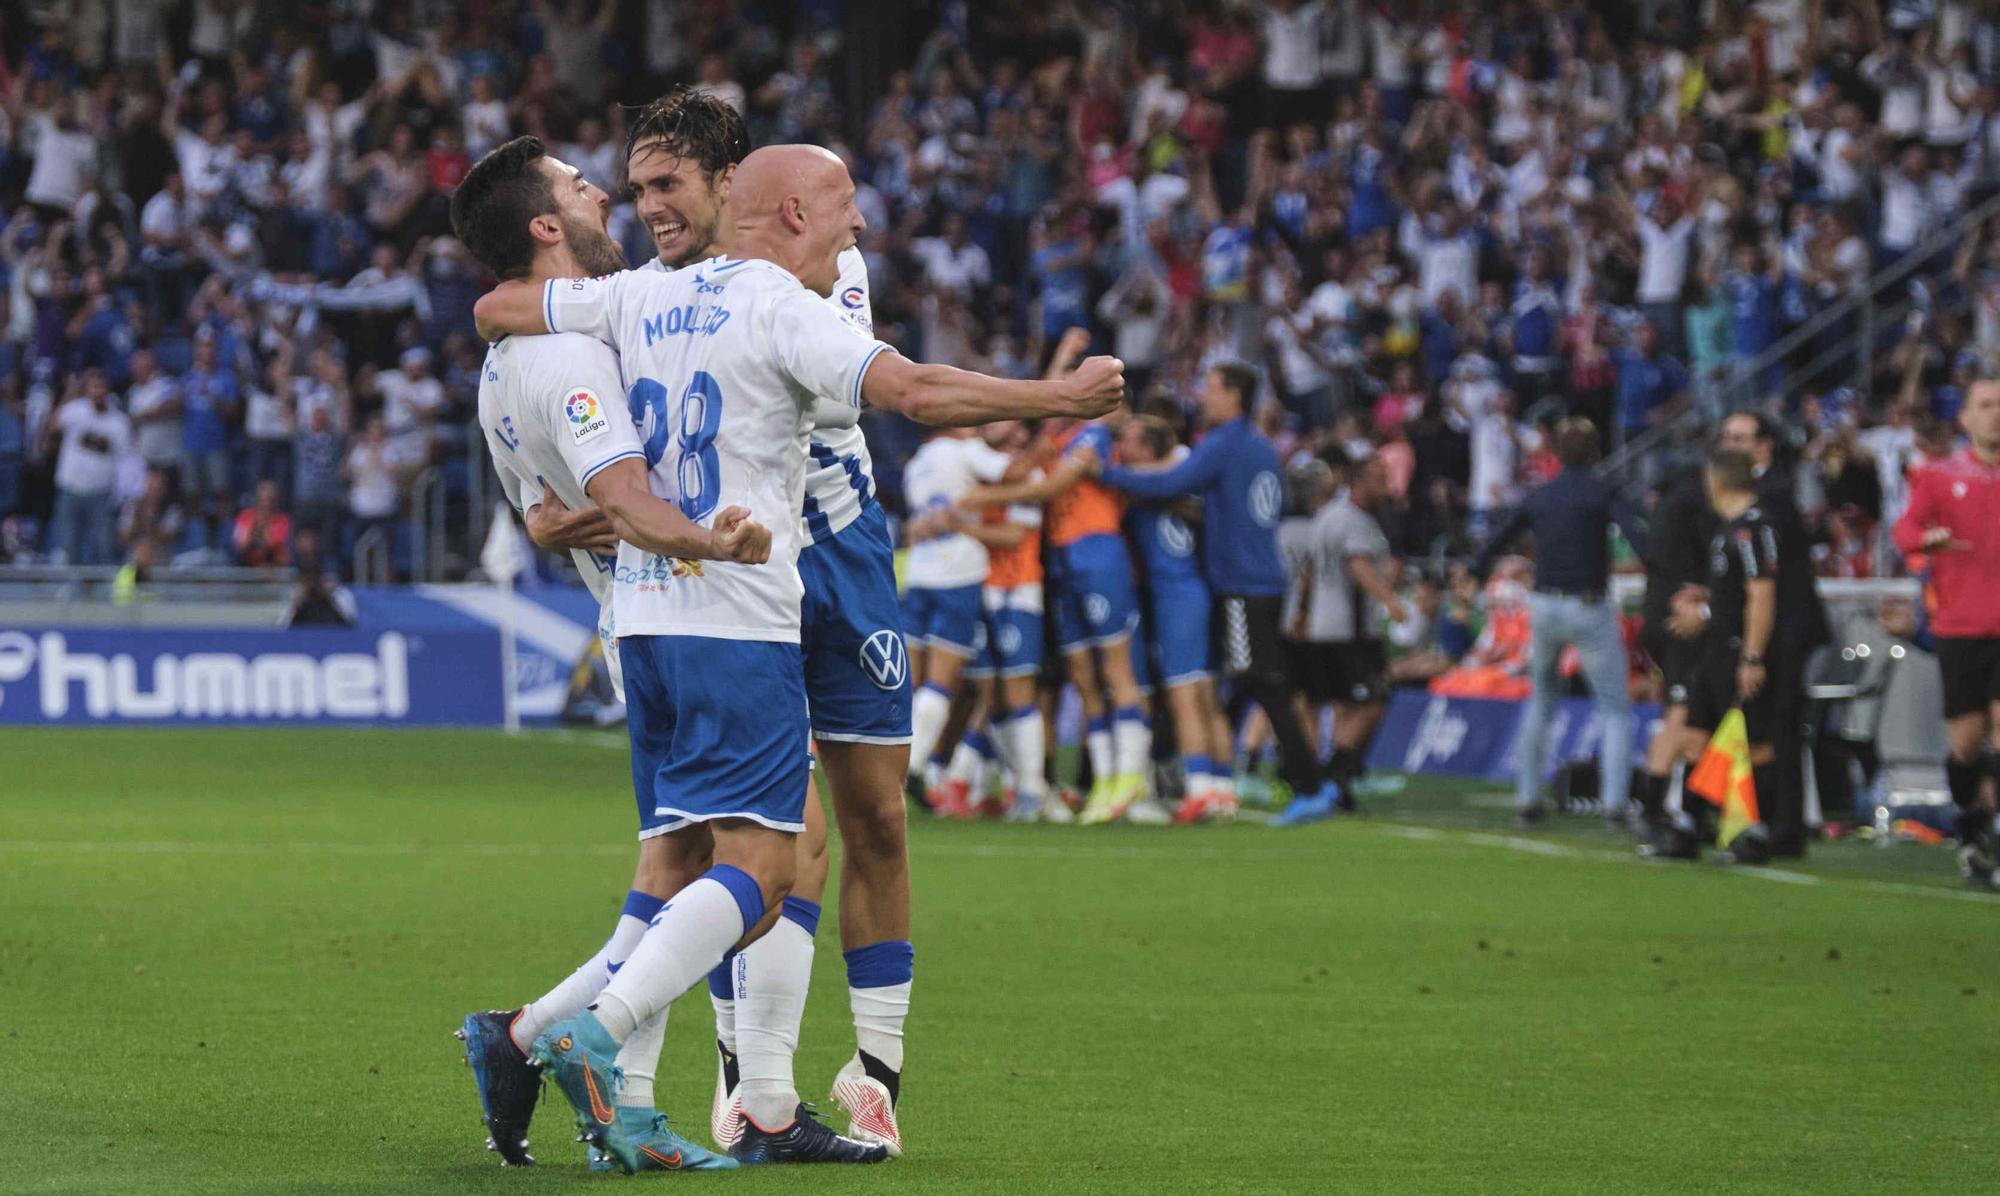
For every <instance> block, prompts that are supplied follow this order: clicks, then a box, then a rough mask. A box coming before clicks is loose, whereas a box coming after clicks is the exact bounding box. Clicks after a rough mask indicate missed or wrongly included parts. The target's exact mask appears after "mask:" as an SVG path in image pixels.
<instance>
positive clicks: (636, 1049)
mask: <svg viewBox="0 0 2000 1196" xmlns="http://www.w3.org/2000/svg"><path fill="white" fill-rule="evenodd" d="M670 1011H671V1010H670V1009H662V1010H660V1011H659V1012H658V1013H656V1014H654V1015H653V1016H651V1017H649V1018H647V1019H646V1020H645V1021H643V1022H641V1023H639V1028H638V1029H636V1030H634V1031H632V1037H630V1038H628V1039H626V1040H625V1045H624V1046H622V1047H619V1048H618V1061H617V1063H616V1065H615V1066H616V1067H617V1068H618V1071H619V1074H620V1075H622V1076H624V1077H625V1082H624V1083H623V1084H620V1085H619V1086H618V1105H619V1107H620V1108H625V1109H650V1108H652V1107H653V1077H654V1076H655V1075H656V1074H657V1073H658V1072H659V1069H660V1044H661V1043H663V1042H665V1041H666V1039H667V1014H668V1013H669V1012H670Z"/></svg>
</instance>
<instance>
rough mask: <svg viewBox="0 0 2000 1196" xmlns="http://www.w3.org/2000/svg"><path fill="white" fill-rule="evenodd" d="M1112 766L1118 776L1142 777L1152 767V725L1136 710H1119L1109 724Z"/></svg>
mask: <svg viewBox="0 0 2000 1196" xmlns="http://www.w3.org/2000/svg"><path fill="white" fill-rule="evenodd" d="M1111 736H1112V742H1113V744H1114V745H1115V746H1114V748H1113V752H1114V755H1115V758H1116V762H1115V764H1114V765H1113V767H1114V768H1116V769H1117V770H1118V774H1119V775H1120V776H1140V777H1143V776H1145V775H1146V774H1147V772H1148V771H1149V770H1150V769H1151V768H1152V765H1153V725H1152V724H1151V723H1149V722H1147V721H1146V716H1145V715H1144V714H1141V713H1140V712H1139V711H1137V710H1121V711H1119V712H1118V717H1117V719H1116V720H1114V721H1113V723H1112V724H1111Z"/></svg>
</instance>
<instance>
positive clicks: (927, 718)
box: [910, 684, 951, 777]
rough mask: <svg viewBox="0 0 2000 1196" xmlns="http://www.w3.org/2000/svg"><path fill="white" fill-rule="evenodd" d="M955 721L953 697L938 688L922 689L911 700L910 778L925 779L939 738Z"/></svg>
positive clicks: (926, 687) (924, 687) (923, 687)
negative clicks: (952, 708)
mask: <svg viewBox="0 0 2000 1196" xmlns="http://www.w3.org/2000/svg"><path fill="white" fill-rule="evenodd" d="M950 719H951V695H950V694H947V693H946V692H944V691H943V690H941V689H939V688H938V687H937V686H935V685H928V684H926V685H924V686H921V687H920V688H919V689H918V690H917V692H916V694H915V695H913V696H912V697H911V698H910V775H911V776H913V777H921V776H923V775H924V769H925V767H926V766H927V765H928V764H929V763H930V758H931V752H932V751H933V750H935V749H936V748H937V742H938V736H940V735H943V734H944V725H945V723H946V722H948V721H949V720H950Z"/></svg>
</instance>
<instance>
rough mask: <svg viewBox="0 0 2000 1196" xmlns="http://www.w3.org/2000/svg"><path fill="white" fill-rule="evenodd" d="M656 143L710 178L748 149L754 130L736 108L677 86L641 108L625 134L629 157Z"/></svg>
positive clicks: (705, 94) (741, 157)
mask: <svg viewBox="0 0 2000 1196" xmlns="http://www.w3.org/2000/svg"><path fill="white" fill-rule="evenodd" d="M655 142H658V143H660V144H662V145H664V146H665V147H666V150H667V152H668V153H671V154H674V155H676V156H677V157H681V158H688V159H692V160H693V161H694V163H695V164H696V165H697V166H699V167H700V168H701V172H702V173H703V174H705V175H707V176H708V177H709V178H711V179H712V178H714V177H715V176H716V175H717V174H718V173H720V172H721V171H722V170H724V169H726V168H728V167H731V166H734V165H736V164H737V163H738V162H741V161H742V160H743V159H744V157H745V156H746V155H747V154H749V152H750V133H749V130H748V129H746V128H744V126H743V117H742V116H741V115H739V114H738V113H737V111H736V109H734V108H732V107H730V106H729V105H728V104H726V103H724V102H723V101H721V100H719V99H716V98H715V97H714V96H712V95H709V94H707V93H705V92H699V91H696V90H694V89H693V88H691V87H676V88H674V89H673V90H672V91H669V92H668V93H667V94H665V95H663V96H661V97H660V98H659V99H657V100H654V101H653V102H652V103H650V104H648V105H646V106H645V107H644V108H641V109H639V114H638V115H637V116H635V117H633V118H632V122H631V127H630V131H629V132H627V133H626V135H625V156H626V158H627V159H630V158H631V156H632V151H634V150H636V149H638V148H639V147H640V146H642V145H651V144H653V143H655Z"/></svg>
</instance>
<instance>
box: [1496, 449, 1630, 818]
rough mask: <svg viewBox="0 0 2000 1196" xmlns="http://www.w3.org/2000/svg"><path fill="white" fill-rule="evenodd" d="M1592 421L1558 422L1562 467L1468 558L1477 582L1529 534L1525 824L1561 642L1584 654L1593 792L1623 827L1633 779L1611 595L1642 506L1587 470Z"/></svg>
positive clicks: (1519, 786) (1532, 813)
mask: <svg viewBox="0 0 2000 1196" xmlns="http://www.w3.org/2000/svg"><path fill="white" fill-rule="evenodd" d="M1597 443H1598V442H1597V428H1596V426H1595V425H1594V424H1592V423H1591V422H1590V421H1589V420H1587V419H1566V420H1564V421H1562V423H1560V424H1558V425H1557V426H1556V457H1557V459H1559V460H1560V461H1561V462H1562V472H1560V473H1558V474H1557V475H1556V476H1555V477H1554V478H1551V479H1550V480H1549V481H1548V482H1546V483H1545V484H1543V485H1540V486H1537V487H1535V488H1534V489H1533V490H1531V491H1529V492H1528V496H1527V498H1525V499H1524V500H1522V503H1521V505H1520V507H1519V508H1517V509H1516V510H1515V511H1514V513H1513V514H1512V515H1510V516H1508V518H1507V520H1506V522H1504V523H1502V524H1501V525H1500V527H1499V529H1498V530H1497V531H1496V532H1494V534H1493V538H1492V539H1491V540H1489V541H1488V542H1487V544H1486V547H1485V548H1484V549H1482V550H1481V551H1480V553H1479V555H1478V556H1477V557H1476V558H1474V560H1473V562H1472V571H1473V573H1474V574H1476V575H1477V576H1478V577H1479V578H1480V579H1481V580H1482V581H1483V580H1484V579H1485V577H1486V574H1487V571H1488V570H1490V569H1492V567H1493V562H1494V560H1495V559H1496V558H1497V557H1499V555H1500V554H1501V553H1503V552H1505V551H1507V550H1508V548H1510V547H1511V546H1512V545H1513V542H1514V541H1515V539H1517V538H1518V537H1519V536H1520V535H1521V533H1523V532H1527V533H1529V534H1531V535H1533V536H1534V538H1535V592H1534V593H1533V594H1531V595H1529V596H1528V630H1529V634H1530V635H1531V636H1532V637H1533V647H1532V648H1531V650H1530V655H1529V658H1528V659H1529V677H1530V678H1531V679H1532V681H1533V682H1534V687H1535V688H1534V697H1533V698H1532V699H1530V701H1529V703H1528V721H1527V726H1526V727H1525V728H1524V729H1523V731H1522V735H1521V739H1520V743H1519V745H1518V750H1517V751H1516V752H1515V756H1516V764H1517V771H1516V773H1515V781H1514V810H1515V814H1516V816H1517V817H1518V818H1519V820H1520V822H1521V824H1522V825H1523V826H1533V825H1534V824H1536V823H1538V822H1540V821H1541V820H1542V818H1543V817H1544V815H1545V814H1546V813H1547V807H1545V806H1544V805H1543V803H1542V760H1543V757H1545V756H1547V755H1548V739H1549V713H1550V710H1551V708H1552V707H1553V706H1554V704H1555V700H1556V698H1557V697H1559V696H1561V695H1560V693H1559V692H1558V691H1559V690H1560V688H1561V678H1560V677H1558V676H1557V675H1556V661H1557V659H1558V658H1559V657H1560V656H1561V655H1562V650H1563V648H1564V647H1565V646H1568V645H1572V644H1573V645H1575V646H1576V650H1577V654H1578V655H1579V656H1581V657H1582V658H1583V675H1584V677H1585V678H1587V679H1588V680H1589V682H1590V696H1591V700H1592V701H1593V702H1594V703H1595V704H1596V707H1597V716H1598V722H1599V725H1600V726H1601V727H1602V729H1603V736H1604V738H1603V740H1602V741H1601V743H1600V746H1599V751H1598V755H1597V768H1598V786H1599V788H1598V795H1599V797H1600V798H1601V799H1602V800H1603V803H1604V817H1605V820H1606V821H1607V822H1613V823H1617V824H1619V825H1623V823H1624V821H1625V818H1626V800H1627V798H1626V791H1627V790H1628V789H1629V788H1630V785H1631V779H1632V702H1631V698H1630V695H1628V694H1627V693H1626V689H1625V641H1624V638H1623V636H1621V635H1620V634H1619V629H1618V612H1617V610H1616V609H1615V608H1614V607H1613V606H1612V604H1611V601H1610V595H1609V587H1610V582H1611V547H1610V544H1609V542H1608V541H1609V532H1610V530H1611V525H1612V523H1614V522H1616V523H1617V524H1618V526H1619V528H1620V529H1621V530H1622V531H1624V533H1625V538H1626V539H1628V540H1630V541H1631V542H1632V543H1633V544H1634V545H1635V546H1640V545H1643V544H1644V543H1645V534H1644V532H1643V531H1642V530H1641V526H1640V522H1639V513H1638V510H1637V508H1635V507H1634V506H1632V504H1631V503H1629V502H1626V501H1624V500H1623V499H1621V498H1620V497H1619V496H1618V494H1617V492H1616V491H1614V490H1613V489H1612V488H1611V484H1610V483H1609V482H1606V481H1605V480H1604V479H1603V478H1600V477H1598V476H1597V475H1596V474H1595V473H1594V472H1592V471H1591V466H1592V465H1595V464H1596V463H1597Z"/></svg>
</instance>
